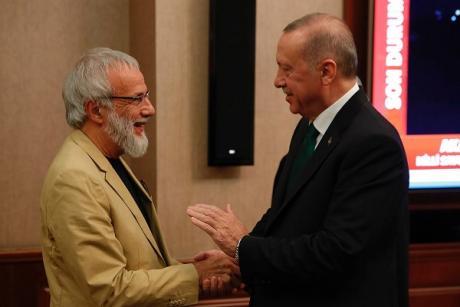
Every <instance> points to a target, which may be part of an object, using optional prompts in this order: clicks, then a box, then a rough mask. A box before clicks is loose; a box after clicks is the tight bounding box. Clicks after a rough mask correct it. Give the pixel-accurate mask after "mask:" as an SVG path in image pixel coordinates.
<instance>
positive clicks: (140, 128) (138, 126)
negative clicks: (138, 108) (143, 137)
mask: <svg viewBox="0 0 460 307" xmlns="http://www.w3.org/2000/svg"><path fill="white" fill-rule="evenodd" d="M147 122H148V119H141V120H138V121H135V122H134V123H133V126H134V131H135V132H136V133H137V134H142V133H144V130H145V125H146V124H147Z"/></svg>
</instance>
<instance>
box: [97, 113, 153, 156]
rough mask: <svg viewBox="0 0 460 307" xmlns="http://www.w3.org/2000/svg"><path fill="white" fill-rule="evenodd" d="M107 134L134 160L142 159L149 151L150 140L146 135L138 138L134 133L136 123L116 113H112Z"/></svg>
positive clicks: (107, 126)
mask: <svg viewBox="0 0 460 307" xmlns="http://www.w3.org/2000/svg"><path fill="white" fill-rule="evenodd" d="M104 130H105V132H107V134H108V135H109V136H110V138H111V139H112V141H114V142H115V143H116V144H117V145H118V146H120V148H121V149H122V150H123V152H124V153H126V154H127V155H129V156H130V157H133V158H138V157H141V156H143V155H144V154H145V152H146V151H147V147H148V146H149V140H148V139H147V136H146V135H145V133H142V135H140V136H138V135H136V134H135V133H134V122H133V121H131V120H129V119H128V118H126V117H121V116H118V114H117V113H115V111H113V110H112V111H110V112H109V116H108V122H107V125H105V127H104Z"/></svg>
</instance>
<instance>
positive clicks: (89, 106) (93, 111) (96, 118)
mask: <svg viewBox="0 0 460 307" xmlns="http://www.w3.org/2000/svg"><path fill="white" fill-rule="evenodd" d="M85 112H86V116H87V117H88V120H90V121H92V122H95V123H97V124H100V125H102V124H103V123H104V119H103V117H102V114H101V110H100V106H99V104H98V103H97V102H95V101H92V100H89V101H87V102H86V103H85Z"/></svg>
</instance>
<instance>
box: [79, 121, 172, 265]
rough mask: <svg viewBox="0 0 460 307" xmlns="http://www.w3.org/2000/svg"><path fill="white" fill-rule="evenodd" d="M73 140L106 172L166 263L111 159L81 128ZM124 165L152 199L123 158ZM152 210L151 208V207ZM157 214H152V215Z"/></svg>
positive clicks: (115, 189)
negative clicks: (109, 159) (110, 161)
mask: <svg viewBox="0 0 460 307" xmlns="http://www.w3.org/2000/svg"><path fill="white" fill-rule="evenodd" d="M72 138H73V140H74V141H75V142H76V143H77V144H78V145H79V146H80V147H81V148H82V149H83V150H84V151H85V152H86V153H87V154H88V156H89V157H90V158H91V159H92V160H93V161H94V163H95V164H96V166H97V167H98V168H99V170H100V171H101V172H103V173H104V174H105V181H106V182H107V183H108V184H109V185H110V187H112V189H113V191H114V192H115V193H116V194H117V195H118V196H119V197H120V199H121V200H122V201H123V203H124V204H125V205H126V206H127V207H128V209H129V211H131V213H132V214H133V216H134V218H135V219H136V221H137V223H138V224H139V227H140V228H141V229H142V232H143V233H144V235H145V236H146V237H147V239H148V241H149V242H150V244H151V245H152V247H153V249H154V250H155V252H156V253H157V254H158V257H160V258H161V259H163V261H164V262H165V263H167V262H166V259H165V257H164V255H163V254H162V252H161V249H160V248H159V247H158V245H157V242H156V241H155V238H154V237H153V234H152V231H151V229H150V227H149V225H148V224H147V222H146V220H145V218H144V216H143V215H142V213H141V211H140V210H139V207H138V206H137V204H136V202H135V200H134V199H133V197H132V196H131V193H130V192H129V191H128V189H127V188H126V186H125V184H124V183H123V182H122V181H121V179H120V177H119V176H118V174H117V173H116V172H115V170H114V169H113V168H112V166H111V165H110V163H109V161H108V160H107V158H106V157H105V156H104V155H103V154H102V153H101V152H100V150H99V149H98V148H97V147H96V146H95V145H94V144H93V142H92V141H91V140H90V139H89V138H88V137H87V136H86V135H85V134H84V133H83V132H82V131H80V130H76V131H75V132H74V133H73V134H72ZM121 161H122V163H123V165H124V166H125V167H126V169H127V170H128V172H129V174H130V175H131V177H132V178H134V180H135V182H136V183H137V185H139V187H140V188H141V190H142V191H143V192H144V193H145V194H146V196H147V197H148V199H149V200H150V201H151V200H152V199H151V197H150V195H149V194H148V193H147V191H146V190H145V189H144V187H143V186H142V185H141V184H140V183H139V181H138V180H137V178H136V177H135V176H134V174H133V173H132V171H131V169H130V168H129V167H128V166H127V165H126V163H125V162H124V161H123V159H121ZM150 210H151V208H150ZM154 215H156V214H152V217H153V216H154ZM154 220H155V222H154V223H155V227H154V228H155V232H157V234H158V236H159V231H158V230H157V228H156V227H157V222H158V221H157V220H156V216H155V218H154Z"/></svg>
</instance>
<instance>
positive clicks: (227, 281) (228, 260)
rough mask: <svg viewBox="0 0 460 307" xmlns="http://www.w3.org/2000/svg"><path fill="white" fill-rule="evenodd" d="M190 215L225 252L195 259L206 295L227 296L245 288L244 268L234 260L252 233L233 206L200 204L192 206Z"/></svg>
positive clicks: (211, 253)
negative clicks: (243, 280) (240, 245)
mask: <svg viewBox="0 0 460 307" xmlns="http://www.w3.org/2000/svg"><path fill="white" fill-rule="evenodd" d="M187 214H188V215H189V216H190V219H191V221H192V223H193V224H194V225H196V226H197V227H198V228H200V229H202V230H204V231H205V232H206V233H207V234H208V235H209V236H210V237H211V238H212V239H213V241H214V243H216V244H217V246H218V247H219V248H220V249H221V250H220V251H219V250H211V251H206V252H202V253H200V254H198V255H196V256H195V258H194V262H193V264H194V265H195V268H196V270H197V272H198V275H199V277H200V288H201V293H202V295H203V296H217V295H226V294H229V293H232V292H235V291H238V290H239V289H243V288H244V284H243V283H242V282H241V273H240V269H239V266H238V263H237V262H236V260H235V258H234V257H235V251H236V247H237V245H238V242H239V241H240V240H241V238H242V237H243V236H245V235H247V234H248V231H247V230H246V227H244V225H243V224H242V223H241V222H240V221H239V219H238V218H237V217H236V216H235V214H234V213H233V211H232V209H231V207H230V205H227V207H226V209H225V210H223V209H220V208H218V207H215V206H210V205H206V204H197V205H194V206H190V207H188V209H187Z"/></svg>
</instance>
